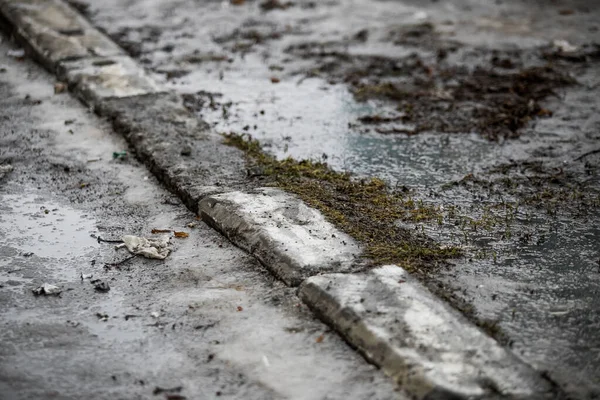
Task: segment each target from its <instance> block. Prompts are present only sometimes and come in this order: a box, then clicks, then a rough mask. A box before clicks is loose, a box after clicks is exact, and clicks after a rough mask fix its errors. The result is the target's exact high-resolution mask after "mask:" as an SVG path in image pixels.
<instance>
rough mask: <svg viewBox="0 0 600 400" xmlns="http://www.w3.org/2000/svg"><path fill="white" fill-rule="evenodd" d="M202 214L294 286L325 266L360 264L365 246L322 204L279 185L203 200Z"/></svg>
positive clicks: (326, 269) (333, 268) (334, 268)
mask: <svg viewBox="0 0 600 400" xmlns="http://www.w3.org/2000/svg"><path fill="white" fill-rule="evenodd" d="M198 208H199V212H200V215H201V216H202V219H203V220H204V221H206V222H207V223H209V224H210V225H212V226H213V227H215V228H216V229H217V230H219V231H220V232H221V233H223V234H224V235H225V236H226V237H227V238H229V240H231V241H232V242H233V243H235V244H236V245H237V246H239V247H241V248H242V249H244V250H246V251H248V252H249V253H251V254H253V255H254V256H255V257H256V258H258V259H259V260H260V261H261V262H262V263H263V264H264V265H265V266H266V267H267V268H269V269H270V270H271V271H272V272H273V273H274V274H275V275H276V276H278V277H279V278H280V279H281V280H283V281H284V282H285V283H287V284H288V285H290V286H298V285H299V284H300V283H301V282H302V281H303V280H304V279H306V278H307V277H309V276H312V275H316V274H318V273H324V272H349V271H352V270H356V269H357V267H358V265H359V263H358V257H359V256H360V253H361V250H360V248H359V246H358V245H357V244H356V242H355V241H354V239H352V238H351V237H350V236H348V235H346V234H345V233H342V232H340V231H339V230H337V229H336V228H335V227H334V226H333V225H332V224H331V223H329V222H327V221H326V220H325V218H324V217H323V215H322V214H321V213H320V212H318V211H317V210H315V209H313V208H310V207H308V206H306V205H305V204H304V203H303V202H302V201H301V200H299V199H298V198H296V197H294V196H292V195H290V194H288V193H286V192H283V191H281V190H278V189H274V188H260V189H258V190H257V191H256V192H255V193H242V192H231V193H225V194H217V195H214V196H208V197H206V198H204V199H202V200H201V201H200V205H199V207H198Z"/></svg>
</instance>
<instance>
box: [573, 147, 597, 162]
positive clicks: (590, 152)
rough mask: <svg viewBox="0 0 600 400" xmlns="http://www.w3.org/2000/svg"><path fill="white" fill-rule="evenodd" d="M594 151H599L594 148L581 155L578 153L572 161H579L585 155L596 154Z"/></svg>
mask: <svg viewBox="0 0 600 400" xmlns="http://www.w3.org/2000/svg"><path fill="white" fill-rule="evenodd" d="M596 153H600V149H596V150H592V151H588V152H587V153H583V154H582V155H580V156H579V157H577V158H576V159H575V160H573V161H579V160H581V159H582V158H585V157H587V156H591V155H592V154H596Z"/></svg>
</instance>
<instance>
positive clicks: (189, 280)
mask: <svg viewBox="0 0 600 400" xmlns="http://www.w3.org/2000/svg"><path fill="white" fill-rule="evenodd" d="M11 49H12V50H14V49H15V45H14V44H12V43H10V42H9V41H8V40H7V39H6V38H5V37H0V98H1V100H0V165H2V166H3V167H4V166H6V165H12V167H13V170H12V171H11V172H7V173H5V172H6V171H5V170H4V169H3V170H2V171H4V172H3V174H2V176H1V177H0V243H1V244H0V325H1V326H2V328H1V329H0V393H1V396H0V397H2V399H7V400H8V399H39V398H54V399H81V398H89V399H117V398H127V399H148V398H156V399H161V398H162V399H185V398H187V399H206V398H233V399H283V398H294V399H316V398H323V399H325V398H327V399H342V398H349V397H352V396H354V397H355V398H376V399H392V398H403V397H402V396H401V394H400V393H398V392H397V389H396V388H395V387H394V386H393V385H392V383H391V381H390V380H389V379H388V378H387V377H385V376H384V375H383V374H382V373H381V372H380V371H378V370H377V369H376V368H375V367H374V366H372V365H370V364H368V363H367V362H366V361H365V360H364V359H363V358H362V357H361V356H360V355H358V354H356V353H355V352H354V351H352V349H351V348H350V347H349V346H348V345H347V344H345V343H344V342H343V341H342V340H341V339H340V338H339V337H338V336H337V335H336V334H335V333H333V332H330V331H329V330H328V328H327V327H326V326H325V325H324V324H322V323H321V322H319V321H317V320H316V319H315V318H314V317H313V316H312V313H311V312H310V311H308V310H307V309H306V307H305V306H303V305H302V304H301V302H300V300H299V299H298V298H297V297H296V296H295V292H294V290H293V289H290V288H287V287H286V286H285V285H284V284H283V283H281V282H279V281H277V280H275V279H274V278H273V277H272V276H271V274H270V273H268V272H267V271H265V270H264V269H263V268H262V267H261V266H260V265H259V264H258V263H257V262H256V261H255V260H254V259H253V258H251V257H250V256H248V255H246V254H245V253H244V252H243V251H241V250H239V249H237V248H235V247H234V246H233V245H231V244H230V243H229V242H227V241H226V240H225V239H224V238H222V237H221V236H220V235H219V234H217V233H216V232H214V231H213V230H212V229H211V228H209V227H208V226H206V225H204V224H203V223H202V222H200V221H198V220H197V218H196V216H195V215H193V214H191V213H190V212H189V211H188V210H187V209H186V208H185V207H184V206H183V205H182V204H181V202H180V201H179V199H177V198H176V197H175V196H174V195H172V194H170V193H168V192H167V191H166V190H164V189H163V188H161V186H160V185H159V184H158V183H157V181H156V180H155V178H154V177H153V176H152V175H151V174H150V173H149V172H148V171H147V170H146V168H145V167H144V166H143V165H141V164H139V163H138V162H137V161H135V159H134V157H133V155H132V154H130V153H129V154H128V155H126V156H125V157H123V156H122V155H120V154H122V152H123V151H129V149H128V147H127V145H126V143H125V141H124V140H123V139H122V138H121V137H120V136H118V135H117V134H115V133H113V132H112V129H111V128H110V126H109V124H108V123H106V122H104V121H102V120H99V119H98V118H96V117H95V116H94V115H93V114H92V113H91V112H90V111H89V110H87V109H86V108H85V107H83V106H82V105H81V104H80V103H79V102H78V101H77V100H76V99H74V98H73V97H72V96H71V95H70V94H68V93H59V94H54V88H53V86H54V78H53V77H52V76H51V75H49V74H47V73H45V72H44V71H43V70H42V68H41V67H40V66H37V65H35V64H34V63H33V62H32V61H31V60H27V59H24V60H23V59H20V58H18V59H15V58H13V57H10V56H7V55H6V54H7V52H8V51H9V50H11ZM114 153H117V154H116V155H115V154H114ZM154 228H158V229H174V230H177V231H184V232H187V233H188V234H189V237H187V238H172V239H171V241H172V243H173V252H172V254H171V255H169V257H168V258H167V259H166V260H164V261H160V260H150V259H144V258H141V257H138V258H135V259H133V260H130V261H127V262H125V263H122V264H121V265H118V266H114V265H112V264H114V263H118V262H120V261H123V260H125V259H126V258H128V257H129V253H128V252H127V251H126V250H125V249H119V250H116V249H115V247H114V244H113V243H105V242H99V241H98V240H96V238H97V237H98V236H100V237H102V238H104V239H109V240H110V239H115V238H118V237H120V236H121V235H124V234H135V235H145V236H153V235H152V233H151V231H152V229H154ZM90 275H92V276H91V277H90ZM95 279H101V280H102V281H104V282H106V283H108V285H109V287H110V290H108V291H98V290H95V287H94V284H93V283H92V282H93V280H95ZM46 282H47V283H50V284H53V285H57V286H59V287H60V288H61V290H62V293H61V294H60V295H59V296H51V295H49V296H44V295H39V296H35V295H34V294H33V293H32V289H34V288H36V287H37V286H39V285H41V284H43V283H46Z"/></svg>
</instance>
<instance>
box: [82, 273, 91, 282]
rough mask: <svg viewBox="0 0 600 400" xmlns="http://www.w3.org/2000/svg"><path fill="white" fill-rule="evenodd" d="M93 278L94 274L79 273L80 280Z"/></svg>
mask: <svg viewBox="0 0 600 400" xmlns="http://www.w3.org/2000/svg"><path fill="white" fill-rule="evenodd" d="M93 276H94V274H84V273H83V272H82V273H81V280H82V281H83V280H86V279H92V277H93Z"/></svg>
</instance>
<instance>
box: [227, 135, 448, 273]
mask: <svg viewBox="0 0 600 400" xmlns="http://www.w3.org/2000/svg"><path fill="white" fill-rule="evenodd" d="M224 136H225V143H226V144H228V145H230V146H234V147H237V148H239V149H241V150H243V151H244V152H245V153H246V154H247V155H248V157H249V160H250V162H251V163H252V170H253V171H254V173H253V175H255V176H259V177H261V178H262V179H264V180H265V182H262V183H263V184H266V185H272V186H276V187H279V188H281V189H284V190H286V191H288V192H291V193H294V194H296V195H298V196H299V197H300V198H301V199H302V200H304V201H305V202H306V203H307V204H309V205H311V206H313V207H315V208H316V209H318V210H319V211H321V212H322V213H323V214H324V215H325V217H326V218H327V219H328V220H329V221H330V222H332V223H333V224H335V225H336V226H337V227H338V228H339V229H341V230H342V231H344V232H346V233H348V234H349V235H350V236H352V237H353V238H355V239H356V240H358V241H359V242H360V243H362V244H363V246H364V248H365V251H364V256H365V257H366V259H368V260H369V262H370V263H371V264H372V265H384V264H397V265H400V266H402V267H404V268H405V269H407V270H409V271H411V272H423V273H424V272H427V271H429V270H431V268H432V267H435V266H437V265H440V264H441V263H442V262H443V261H444V260H446V259H448V258H452V257H457V256H459V255H460V250H459V249H458V248H456V247H440V246H439V245H437V244H436V243H434V242H433V241H431V240H429V239H427V238H426V237H425V236H424V235H422V234H420V233H418V231H413V230H409V229H406V228H402V227H401V226H400V225H399V222H421V221H432V220H433V221H436V220H437V219H438V218H441V214H440V210H439V209H438V208H436V207H433V206H428V205H425V204H423V203H422V202H421V201H417V200H415V199H413V198H412V197H411V196H410V194H409V193H408V191H405V192H398V191H392V190H390V188H388V187H387V185H386V184H385V183H384V182H383V181H382V180H380V179H377V178H371V179H357V178H355V177H353V176H352V175H350V174H348V173H340V172H336V171H333V170H332V169H331V168H329V166H328V165H327V164H326V163H323V162H316V161H309V160H302V161H298V160H294V159H292V158H287V159H285V160H277V159H276V158H275V157H273V156H271V155H269V154H266V153H265V152H263V151H262V150H261V147H260V144H259V142H258V141H256V140H253V139H252V138H251V137H250V136H249V135H238V134H235V133H231V134H226V135H224Z"/></svg>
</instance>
